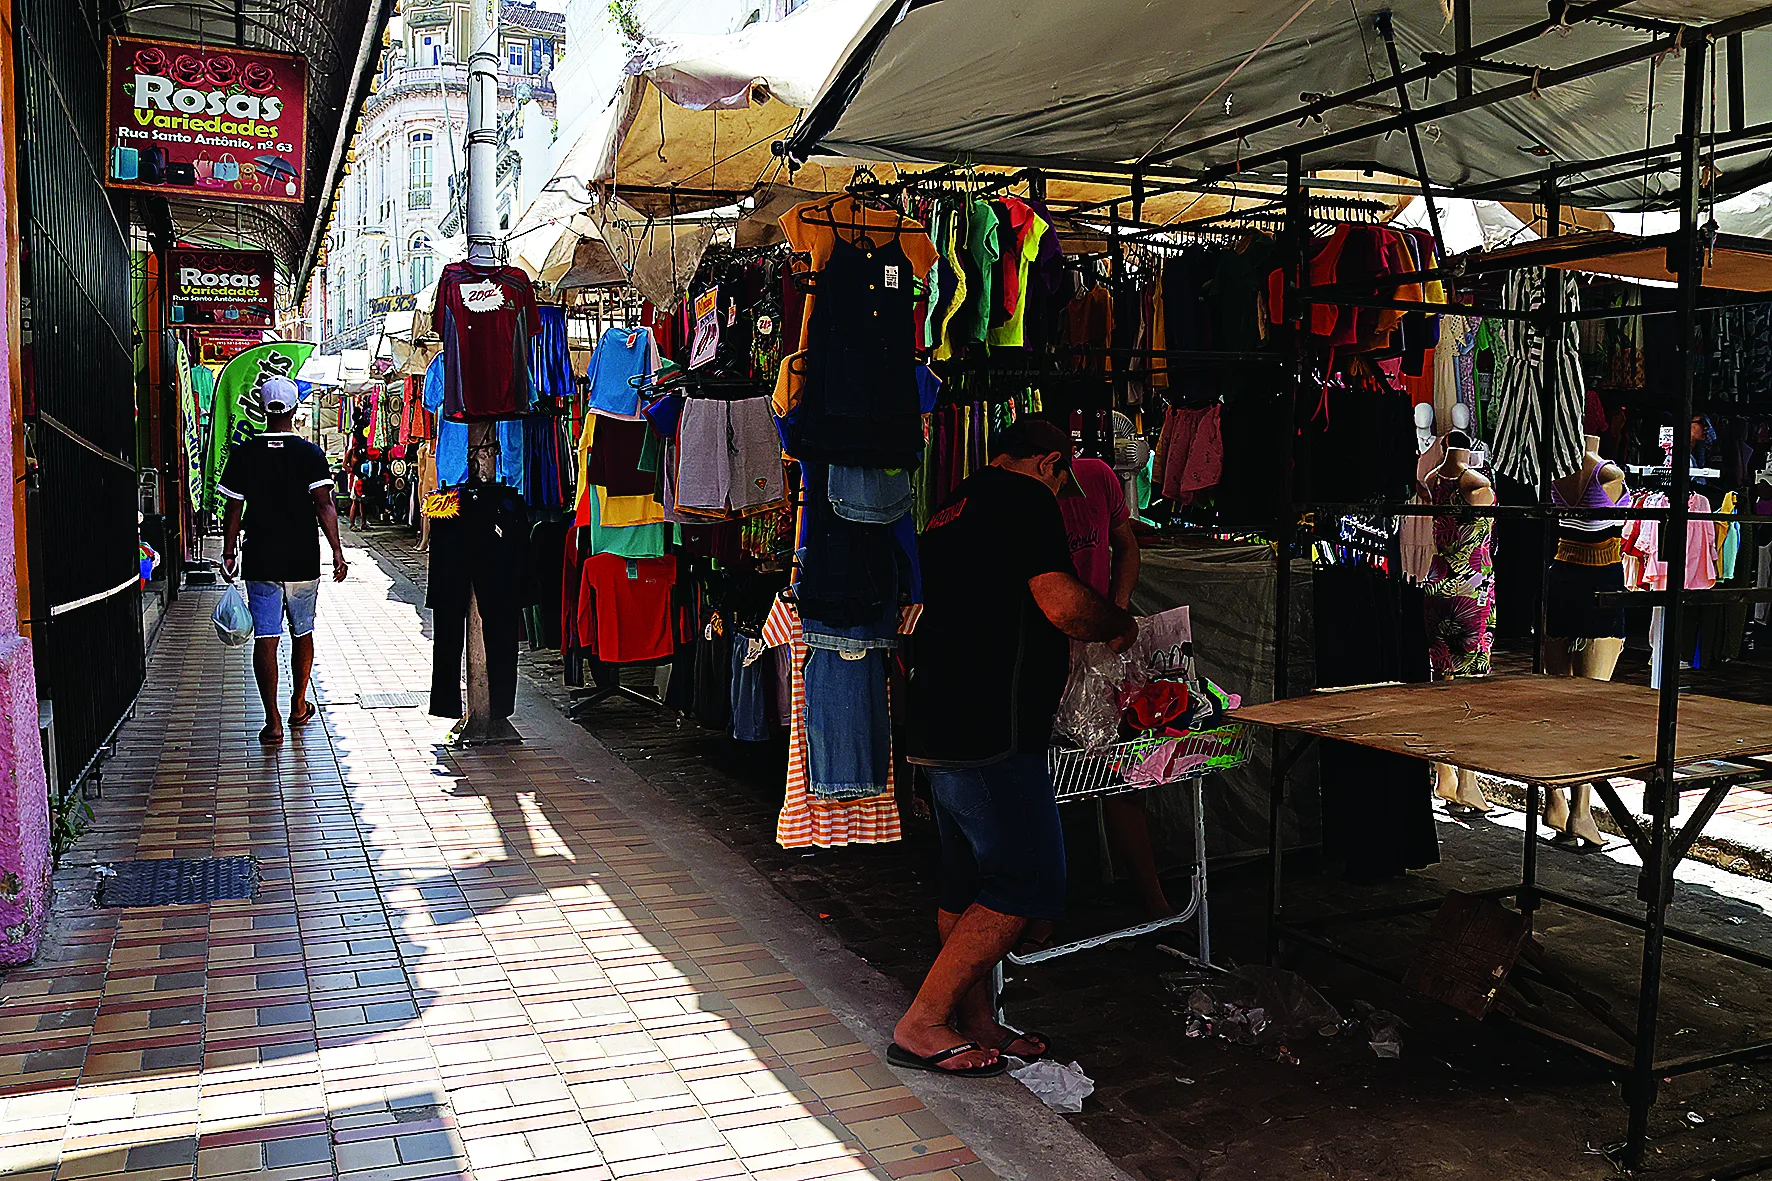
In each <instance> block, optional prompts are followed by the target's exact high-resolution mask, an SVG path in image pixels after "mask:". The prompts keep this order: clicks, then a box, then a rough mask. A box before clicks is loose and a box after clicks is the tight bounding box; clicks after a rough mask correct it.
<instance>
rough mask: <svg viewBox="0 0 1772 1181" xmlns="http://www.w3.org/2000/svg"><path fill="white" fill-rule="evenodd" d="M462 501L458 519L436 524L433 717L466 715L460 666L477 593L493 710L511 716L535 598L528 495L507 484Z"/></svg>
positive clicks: (470, 489)
mask: <svg viewBox="0 0 1772 1181" xmlns="http://www.w3.org/2000/svg"><path fill="white" fill-rule="evenodd" d="M460 497H461V512H460V514H459V515H457V516H454V517H437V518H434V519H433V520H432V521H431V577H430V588H429V590H428V591H427V592H426V593H425V606H427V607H429V608H430V609H431V615H432V630H433V631H434V633H435V638H434V639H433V641H432V644H433V649H432V665H431V713H433V714H435V715H437V716H438V717H443V718H459V717H461V716H462V712H463V711H462V699H461V661H462V651H463V648H464V646H465V644H466V642H467V624H468V601H469V598H470V596H471V597H474V598H477V599H478V600H479V605H480V630H481V635H482V636H483V637H484V638H485V641H486V676H487V680H488V682H489V687H490V690H491V696H492V712H493V714H494V716H496V717H501V718H508V717H510V716H511V714H512V712H513V711H515V710H516V708H517V647H518V641H519V639H520V638H521V636H522V632H523V609H524V608H525V607H527V606H529V605H530V603H531V602H532V600H533V597H534V596H533V594H532V593H531V583H530V580H529V577H528V571H529V553H528V549H529V520H528V514H527V510H526V509H525V508H524V505H523V500H522V498H521V497H520V496H518V495H517V493H516V492H515V491H514V490H513V489H510V488H506V487H505V486H503V485H502V484H486V485H480V486H473V485H469V486H466V487H463V488H462V489H461V490H460Z"/></svg>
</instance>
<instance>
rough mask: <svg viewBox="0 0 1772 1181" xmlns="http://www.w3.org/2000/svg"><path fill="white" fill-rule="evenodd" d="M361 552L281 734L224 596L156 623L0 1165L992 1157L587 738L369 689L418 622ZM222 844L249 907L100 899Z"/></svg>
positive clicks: (5, 1105)
mask: <svg viewBox="0 0 1772 1181" xmlns="http://www.w3.org/2000/svg"><path fill="white" fill-rule="evenodd" d="M352 558H353V567H352V575H351V578H350V580H349V581H348V582H347V583H345V584H344V585H343V586H339V587H334V586H332V585H330V584H328V586H327V587H325V588H324V589H323V590H322V602H321V623H320V630H319V640H318V643H319V659H318V663H317V668H316V694H317V697H318V699H319V700H320V701H321V702H322V705H323V708H322V710H321V722H320V723H317V724H315V725H314V726H312V727H310V728H309V729H308V730H307V731H305V732H304V733H301V734H299V735H295V734H292V737H291V741H290V742H289V743H288V744H287V745H286V746H284V747H283V748H282V749H281V750H277V751H273V752H269V753H267V752H265V751H263V750H261V748H260V747H259V746H258V744H257V742H256V741H255V735H256V732H257V730H258V727H259V725H260V718H259V711H258V705H257V700H256V695H255V692H254V690H253V687H252V677H251V672H250V669H249V666H248V662H247V655H246V653H244V652H226V651H224V650H223V649H222V648H221V647H220V645H218V644H217V643H216V642H215V639H214V635H213V633H212V631H211V629H210V626H209V622H208V617H209V612H210V610H211V608H212V606H213V603H214V597H213V594H212V593H211V594H197V593H192V594H187V595H186V596H185V597H183V598H182V599H181V600H180V601H179V603H178V604H177V605H176V606H175V607H174V608H173V610H172V611H171V613H170V614H169V615H168V617H167V620H166V624H165V630H164V631H163V633H162V635H161V638H160V641H159V645H158V648H157V650H156V652H155V654H154V658H153V662H152V666H151V668H150V673H149V680H148V685H147V688H146V690H145V691H144V693H143V695H142V697H141V700H140V702H139V705H138V711H137V715H136V718H135V720H134V721H133V722H131V723H130V724H129V725H128V726H126V727H125V729H124V731H123V733H122V736H121V743H120V749H119V752H118V755H117V757H116V758H115V759H114V760H113V761H112V762H111V764H110V765H109V767H108V769H107V773H106V775H105V796H104V798H103V799H102V800H98V801H95V808H96V811H97V820H96V822H95V824H94V826H93V829H92V831H91V832H90V833H89V834H88V835H87V836H86V837H85V838H84V839H83V840H82V841H81V842H80V844H79V846H78V847H77V848H76V850H75V851H74V852H73V853H72V854H71V855H70V856H69V857H68V858H67V859H66V861H65V863H64V866H63V868H62V870H61V872H60V873H59V874H58V877H57V900H56V905H57V911H58V917H57V920H56V930H55V933H54V934H53V935H52V937H51V940H50V942H49V944H48V945H47V946H46V950H45V953H44V955H43V956H42V957H41V958H40V959H39V961H38V962H37V963H36V964H35V965H32V966H30V967H28V968H25V969H21V970H16V971H14V972H12V973H11V974H10V975H9V976H7V977H5V978H4V979H3V980H0V1174H3V1175H5V1176H7V1177H10V1178H20V1179H30V1181H38V1179H45V1181H46V1179H48V1178H76V1177H98V1176H108V1175H114V1174H125V1173H126V1174H129V1175H131V1176H136V1177H140V1178H143V1179H144V1181H172V1179H175V1178H177V1179H184V1178H196V1177H201V1178H225V1177H242V1176H253V1177H261V1178H277V1179H284V1181H297V1179H306V1178H315V1177H330V1176H345V1177H361V1178H371V1177H373V1178H376V1179H377V1181H420V1179H423V1178H432V1177H437V1178H443V1177H476V1178H479V1179H480V1181H503V1179H506V1178H518V1177H538V1178H539V1177H571V1178H581V1179H585V1181H593V1179H600V1178H624V1179H627V1178H632V1179H636V1181H638V1179H640V1178H646V1179H658V1181H665V1179H669V1181H716V1179H721V1178H759V1179H763V1181H817V1179H822V1178H864V1177H865V1178H895V1177H917V1178H926V1179H930V1181H982V1179H984V1178H989V1177H992V1176H994V1174H992V1173H991V1172H990V1171H989V1170H988V1169H987V1168H986V1166H985V1165H983V1164H981V1163H978V1160H977V1158H976V1157H975V1156H974V1155H973V1153H972V1152H971V1150H970V1149H968V1148H967V1147H966V1146H965V1145H964V1144H963V1143H962V1142H961V1141H960V1140H959V1139H958V1138H957V1137H955V1136H953V1135H952V1134H950V1133H949V1131H948V1130H947V1128H946V1127H945V1126H943V1125H942V1123H941V1122H940V1121H939V1120H938V1119H937V1118H936V1117H935V1116H934V1115H933V1114H932V1113H930V1112H929V1111H928V1110H927V1109H925V1108H924V1107H923V1106H922V1104H921V1103H920V1102H919V1101H918V1100H917V1098H916V1097H914V1096H913V1095H912V1094H911V1092H910V1091H908V1090H907V1089H906V1088H905V1087H904V1086H903V1085H901V1084H900V1083H899V1081H898V1079H897V1078H896V1077H895V1076H894V1075H893V1074H892V1073H891V1072H890V1071H889V1070H888V1069H887V1068H886V1067H885V1066H884V1065H883V1064H882V1063H881V1061H880V1060H879V1059H878V1058H877V1057H876V1056H875V1055H874V1054H873V1053H872V1051H871V1050H869V1049H868V1048H867V1047H866V1046H864V1045H862V1044H861V1043H860V1042H859V1041H858V1040H857V1039H856V1038H855V1036H854V1035H853V1034H851V1033H850V1031H849V1030H848V1029H847V1028H846V1027H845V1026H844V1025H842V1024H841V1023H840V1022H838V1020H837V1019H836V1018H835V1017H833V1016H832V1015H831V1014H830V1013H829V1012H828V1011H827V1010H826V1009H824V1008H823V1007H821V1005H820V1004H819V1003H818V1002H817V1001H816V1000H815V999H814V998H813V996H812V994H811V993H810V991H809V990H808V989H807V988H806V987H805V985H803V984H802V983H801V981H800V980H798V979H796V978H795V977H794V976H793V975H791V974H790V973H788V972H787V971H786V970H784V969H783V968H782V967H781V965H780V964H779V963H778V962H777V961H776V960H775V959H774V958H773V957H772V956H771V954H770V953H769V952H768V951H767V950H766V949H765V948H763V947H762V946H760V945H758V944H757V943H755V942H753V941H752V939H751V937H750V936H749V935H748V934H747V933H746V931H745V930H744V929H743V928H742V927H741V926H740V924H739V923H738V922H737V921H736V920H735V919H734V918H733V917H731V915H730V914H729V913H728V911H727V910H726V909H725V908H724V907H723V906H722V905H721V903H720V902H719V901H717V900H716V899H714V898H712V897H710V896H709V895H707V894H706V893H703V892H702V891H701V890H700V888H699V887H698V886H697V884H696V882H695V880H694V879H693V878H692V877H691V876H690V874H689V872H688V871H687V870H686V868H685V867H684V866H683V865H682V864H681V863H679V862H677V861H676V860H674V859H673V858H672V857H671V856H670V855H668V854H667V853H666V852H665V851H664V850H662V849H660V848H659V847H658V846H656V845H654V844H653V843H651V842H650V841H649V840H648V838H647V837H646V835H645V834H644V832H643V830H642V829H641V828H640V827H639V826H638V825H637V824H635V823H634V822H632V821H630V820H629V819H628V818H627V816H625V815H624V813H623V812H622V811H621V810H620V809H619V808H618V807H616V806H615V805H614V804H613V803H612V802H611V801H610V800H609V799H608V798H606V797H605V796H604V795H603V794H602V792H601V791H600V789H599V786H598V785H597V783H596V782H595V781H594V779H595V772H594V771H592V772H587V771H585V770H583V769H582V767H581V766H580V765H579V764H578V761H577V760H576V759H575V758H573V757H569V756H571V755H572V753H573V752H571V751H568V750H564V749H558V748H550V746H549V745H548V744H547V743H544V742H538V741H534V740H532V741H530V742H528V743H526V744H524V745H521V746H514V747H501V748H493V749H488V750H479V751H469V752H456V751H453V750H450V749H448V748H446V747H444V746H442V745H441V740H442V739H443V737H444V735H445V734H446V732H447V730H448V729H449V723H448V722H447V721H446V720H442V719H435V718H431V717H429V716H427V715H426V714H424V713H423V711H422V710H420V709H365V708H362V707H361V706H359V705H358V704H356V700H357V694H358V693H359V692H363V693H379V692H394V691H400V690H415V689H421V688H423V687H424V686H425V685H426V684H427V683H428V678H429V672H428V669H429V643H428V641H427V639H426V636H425V630H426V628H427V627H428V624H427V623H426V622H425V619H424V617H423V615H422V613H421V612H420V611H418V609H416V608H415V607H414V606H413V605H412V604H411V602H410V600H411V598H412V597H413V596H412V594H411V587H410V585H409V584H406V583H404V582H401V581H399V580H396V579H395V578H393V577H392V576H391V570H390V569H389V568H386V567H384V566H382V565H381V564H379V563H378V561H377V560H375V559H374V558H373V557H372V555H371V554H370V553H369V552H367V551H364V550H360V549H358V550H354V551H353V553H352ZM384 560H385V559H384ZM285 647H287V645H285ZM285 683H286V682H285ZM241 854H251V855H252V856H254V857H255V858H257V860H258V865H259V868H260V871H261V873H262V875H263V885H262V887H261V888H260V891H259V893H258V896H257V897H256V898H255V899H253V900H252V901H250V902H219V903H214V904H210V905H207V906H187V907H167V908H154V909H130V910H100V909H97V908H94V907H92V906H91V905H90V899H91V896H92V881H93V877H92V869H91V867H92V866H93V865H94V864H102V863H107V862H110V861H114V860H125V859H130V858H151V857H210V856H230V855H241Z"/></svg>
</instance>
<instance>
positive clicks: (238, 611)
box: [209, 583, 252, 648]
mask: <svg viewBox="0 0 1772 1181" xmlns="http://www.w3.org/2000/svg"><path fill="white" fill-rule="evenodd" d="M209 622H211V623H213V624H215V637H216V639H218V640H220V641H221V642H222V645H223V646H224V647H228V648H238V647H240V646H241V645H242V644H249V643H251V642H252V612H251V611H250V610H248V609H247V607H246V597H245V596H244V595H242V594H241V593H240V588H239V587H237V586H235V585H234V584H232V583H229V584H228V589H227V590H225V591H223V592H222V597H221V602H219V603H217V604H216V605H215V614H214V615H212V616H210V617H209Z"/></svg>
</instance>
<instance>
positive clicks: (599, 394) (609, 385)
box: [590, 328, 652, 418]
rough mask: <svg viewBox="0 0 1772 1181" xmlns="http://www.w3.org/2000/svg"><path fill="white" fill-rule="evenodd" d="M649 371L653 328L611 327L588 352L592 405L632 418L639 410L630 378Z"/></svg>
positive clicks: (638, 394)
mask: <svg viewBox="0 0 1772 1181" xmlns="http://www.w3.org/2000/svg"><path fill="white" fill-rule="evenodd" d="M651 372H652V330H651V329H650V328H611V329H610V330H609V331H607V332H605V333H604V334H603V339H602V340H599V341H598V342H597V350H596V352H594V353H592V354H591V373H590V381H591V407H592V409H595V410H601V411H603V412H604V413H606V414H619V415H621V416H622V417H624V418H632V417H634V415H636V414H638V413H639V412H640V390H639V387H637V386H635V385H634V383H633V379H634V378H636V377H641V376H644V375H647V374H650V373H651Z"/></svg>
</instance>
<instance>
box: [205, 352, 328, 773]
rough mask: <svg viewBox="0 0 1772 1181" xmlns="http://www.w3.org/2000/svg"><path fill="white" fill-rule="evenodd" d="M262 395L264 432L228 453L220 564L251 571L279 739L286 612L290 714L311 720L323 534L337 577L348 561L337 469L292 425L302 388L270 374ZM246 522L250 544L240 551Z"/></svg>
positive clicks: (266, 690) (259, 657) (268, 713)
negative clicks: (341, 536)
mask: <svg viewBox="0 0 1772 1181" xmlns="http://www.w3.org/2000/svg"><path fill="white" fill-rule="evenodd" d="M260 394H261V396H262V397H263V398H264V404H265V417H266V419H267V420H268V424H267V429H266V430H265V431H264V433H262V434H259V435H255V436H254V437H252V438H251V439H248V440H247V441H246V442H245V443H242V444H241V445H240V446H238V447H235V448H234V449H233V451H232V453H231V454H229V456H228V462H227V466H226V467H225V468H224V469H223V471H222V474H221V480H220V482H219V484H218V485H217V491H219V492H220V493H221V494H222V495H223V496H225V497H227V499H228V511H227V516H226V517H225V518H224V520H223V522H222V532H223V537H222V573H223V575H225V576H226V577H227V579H228V581H230V582H232V581H233V580H234V578H235V577H236V576H244V577H245V579H246V601H247V604H248V606H250V607H251V608H252V630H253V635H254V636H255V637H256V638H255V640H254V643H253V648H252V673H253V676H254V677H256V678H257V680H258V695H259V698H260V699H261V700H263V702H264V705H265V725H264V729H262V730H260V731H259V732H258V740H259V741H260V742H262V743H264V744H265V745H266V746H275V745H276V744H277V743H279V742H282V741H283V721H282V719H281V718H279V717H278V716H277V645H278V643H279V641H280V640H281V639H282V636H283V621H284V619H285V618H287V619H288V621H289V634H290V636H291V637H292V642H291V646H290V650H289V668H290V673H291V676H292V678H293V680H294V682H295V684H294V685H293V686H292V692H291V693H290V698H289V724H290V725H291V726H297V727H300V726H305V725H307V724H308V723H309V722H310V721H312V720H313V718H314V703H313V702H311V701H309V700H308V676H309V674H310V673H311V672H312V671H313V668H314V606H315V603H316V602H317V600H318V598H319V594H320V537H319V530H321V529H324V530H325V531H326V539H327V540H328V541H330V542H331V543H332V577H333V580H334V581H335V582H343V581H344V580H345V574H346V572H347V571H348V570H349V568H350V567H349V564H348V563H346V561H345V551H344V547H343V546H342V545H340V544H339V540H338V509H337V508H336V507H335V506H334V505H333V503H332V469H331V467H330V466H329V465H328V464H327V462H326V455H325V453H324V452H322V451H321V450H320V448H318V447H316V446H315V445H314V444H312V443H310V442H308V441H307V440H306V439H304V438H302V437H300V436H299V435H296V434H293V433H292V432H291V431H290V427H291V426H293V425H294V423H295V407H296V403H297V402H298V401H299V400H300V393H299V392H298V391H297V389H296V386H295V383H294V382H293V381H290V380H289V379H288V378H286V377H273V378H271V379H270V380H269V381H267V382H265V383H264V388H263V389H262V390H261V391H260ZM242 527H244V529H245V533H246V553H245V560H244V563H242V562H241V561H240V560H239V557H238V555H239V543H240V533H241V530H242Z"/></svg>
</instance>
